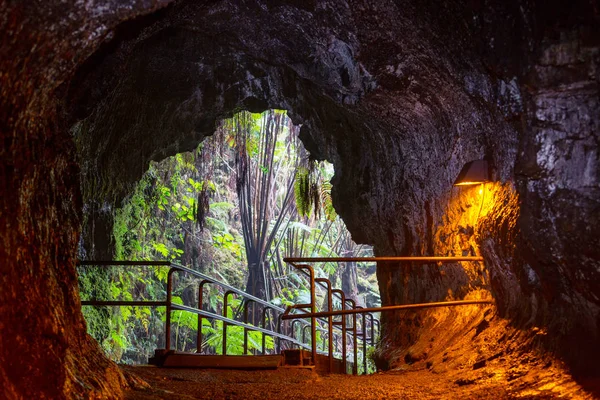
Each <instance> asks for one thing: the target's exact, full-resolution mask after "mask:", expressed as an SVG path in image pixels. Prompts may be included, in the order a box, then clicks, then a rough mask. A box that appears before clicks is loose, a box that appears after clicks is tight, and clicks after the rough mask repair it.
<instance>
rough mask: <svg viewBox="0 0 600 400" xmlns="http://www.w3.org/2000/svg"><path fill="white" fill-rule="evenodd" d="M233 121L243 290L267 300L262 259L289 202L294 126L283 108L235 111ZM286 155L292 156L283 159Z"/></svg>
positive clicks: (294, 165)
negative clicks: (243, 260)
mask: <svg viewBox="0 0 600 400" xmlns="http://www.w3.org/2000/svg"><path fill="white" fill-rule="evenodd" d="M233 125H234V126H233V130H232V131H233V132H234V134H235V143H236V162H235V168H236V174H237V182H236V191H237V195H238V201H239V209H240V218H241V225H242V233H243V236H244V246H245V250H246V257H247V262H248V281H247V285H246V291H247V292H248V293H250V294H252V295H254V296H257V297H259V298H263V299H267V300H269V299H270V297H271V296H272V293H271V292H270V290H269V288H270V285H268V284H267V282H268V280H267V277H268V274H269V265H268V262H267V260H268V258H267V257H268V255H269V252H270V251H271V247H272V245H273V243H274V241H275V239H276V237H277V233H278V231H279V230H280V229H281V227H282V224H283V223H284V221H285V220H286V217H287V216H288V215H289V214H290V212H291V211H292V210H293V206H294V204H293V200H294V176H295V172H296V169H297V167H298V165H299V162H300V157H299V155H298V152H297V151H296V150H297V148H298V134H297V129H298V128H297V127H295V126H294V125H293V124H292V123H291V121H290V120H289V119H288V118H286V116H285V113H284V112H281V111H275V110H271V111H268V112H266V113H264V114H263V117H262V118H254V117H253V116H252V115H251V114H250V113H246V112H242V113H239V114H237V115H236V116H235V117H234V119H233ZM282 135H287V136H286V140H285V141H284V143H285V146H286V149H280V148H279V149H278V140H279V139H280V137H281V136H282ZM281 150H284V151H283V152H282V151H281ZM290 154H291V159H290V158H289V157H286V155H290Z"/></svg>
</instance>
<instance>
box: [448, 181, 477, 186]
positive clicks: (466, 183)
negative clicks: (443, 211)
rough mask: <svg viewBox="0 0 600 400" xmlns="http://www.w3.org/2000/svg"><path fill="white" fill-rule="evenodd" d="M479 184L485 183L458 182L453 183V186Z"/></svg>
mask: <svg viewBox="0 0 600 400" xmlns="http://www.w3.org/2000/svg"><path fill="white" fill-rule="evenodd" d="M481 183H485V182H484V181H481V182H460V183H455V184H454V186H469V185H479V184H481Z"/></svg>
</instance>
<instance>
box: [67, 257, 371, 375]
mask: <svg viewBox="0 0 600 400" xmlns="http://www.w3.org/2000/svg"><path fill="white" fill-rule="evenodd" d="M78 265H81V266H97V267H108V266H117V267H131V266H141V267H144V266H148V267H149V266H161V267H169V271H168V274H167V288H166V300H164V301H162V300H111V301H108V300H84V301H82V302H81V304H82V305H84V306H134V307H135V306H146V307H147V306H150V307H161V306H162V307H166V322H165V349H166V350H167V351H169V350H171V312H172V311H175V310H180V311H185V312H190V313H193V314H196V315H197V316H198V332H197V344H196V352H197V353H200V352H201V351H202V320H203V319H204V318H207V319H213V320H219V321H222V322H223V333H222V334H223V341H222V353H223V355H227V327H228V325H234V326H239V327H242V328H244V345H243V348H244V350H243V352H244V354H247V352H248V331H258V332H261V333H262V334H263V335H262V343H261V353H262V354H265V351H266V346H265V339H266V336H265V335H268V336H271V337H273V338H275V339H277V351H280V350H281V343H282V341H284V342H288V343H290V344H291V345H292V346H297V347H299V348H303V349H307V350H311V352H312V356H313V362H316V355H317V354H323V355H327V356H328V357H329V370H330V371H332V370H333V359H334V348H333V347H334V342H335V344H336V347H337V340H336V339H335V337H336V335H335V334H334V332H333V331H334V329H335V330H337V331H340V332H341V340H342V358H343V360H346V334H347V326H346V324H345V318H344V317H342V320H343V323H342V324H339V323H335V322H333V318H332V317H328V318H327V319H320V318H319V317H314V318H312V319H311V322H310V323H308V322H306V321H304V320H298V321H293V322H292V324H291V332H290V334H285V333H283V332H282V330H283V325H284V324H283V318H282V317H283V316H284V314H285V313H286V310H285V309H283V308H281V307H278V306H276V305H274V304H271V303H268V302H266V301H265V300H262V299H259V298H257V297H255V296H252V295H250V294H247V293H245V292H243V291H242V290H239V289H237V288H234V287H232V286H230V285H228V284H225V283H223V282H220V281H218V280H216V279H214V278H212V277H209V276H207V275H205V274H203V273H201V272H198V271H194V270H192V269H189V268H187V267H184V266H182V265H179V264H176V263H171V262H166V261H81V262H79V263H78ZM307 270H309V271H312V268H307ZM175 273H182V274H189V275H191V276H193V277H195V278H199V279H201V281H200V283H199V285H198V307H197V308H194V307H191V306H187V305H183V304H176V303H173V275H174V274H175ZM309 275H310V282H311V304H310V305H309V306H310V311H311V312H313V313H314V312H316V306H315V305H314V304H315V288H314V285H315V283H318V284H320V285H325V287H327V288H328V293H337V294H338V295H339V296H341V299H342V304H343V305H344V307H343V308H344V309H345V304H346V302H351V300H346V299H345V297H344V294H343V292H341V291H340V290H336V289H332V288H331V282H329V280H327V279H324V278H316V279H315V278H314V271H312V272H311V273H310V274H309ZM208 284H214V285H217V286H220V287H221V288H222V289H223V290H224V291H225V292H224V295H223V315H219V314H216V313H213V312H209V311H206V310H203V309H202V307H203V299H204V288H205V286H206V285H208ZM340 293H341V294H340ZM231 295H236V296H239V297H241V298H242V299H243V304H242V306H243V322H242V321H237V320H235V319H233V318H228V317H227V309H228V301H229V300H228V299H229V297H230V296H231ZM251 303H253V304H255V305H259V306H261V307H262V318H261V320H260V323H261V326H255V325H251V324H249V323H248V306H249V305H250V304H251ZM305 306H307V305H304V304H301V305H297V306H292V307H295V308H300V309H301V308H304V307H305ZM354 306H355V305H354ZM328 309H330V310H333V302H332V297H331V296H330V297H329V303H328ZM365 312H366V311H365ZM268 313H270V314H271V321H275V320H276V321H277V331H273V330H271V329H267V325H266V321H267V314H268ZM276 314H277V317H275V315H276ZM366 315H368V317H367V319H370V321H369V323H367V322H366V320H365V316H364V315H363V320H362V332H358V331H357V324H356V318H355V319H354V322H353V325H352V327H351V328H350V332H351V333H352V341H353V346H354V368H353V372H354V373H355V374H356V373H357V355H356V353H357V350H356V349H357V346H358V341H359V340H360V341H361V342H362V347H363V349H362V350H363V363H364V370H365V373H366V371H367V362H366V348H367V342H368V341H370V342H371V345H374V344H375V338H376V332H377V333H378V332H379V321H378V320H377V319H375V318H374V317H373V316H372V315H370V314H366ZM296 322H298V323H300V324H302V325H304V327H303V328H302V340H298V339H296V338H295V323H296ZM323 326H327V327H326V328H323ZM368 326H370V333H371V334H370V336H369V335H368V333H367V331H368V329H367V328H368ZM375 326H377V330H376V329H375ZM309 327H310V329H311V337H310V338H311V345H310V346H309V345H308V344H307V342H306V334H305V332H306V328H309ZM317 330H319V331H321V332H323V333H326V334H327V339H328V351H327V352H323V351H317V341H316V331H317ZM338 337H339V335H338ZM323 343H324V344H323V348H324V347H325V341H324V342H323ZM345 365H346V361H344V366H345ZM344 371H346V368H345V367H344Z"/></svg>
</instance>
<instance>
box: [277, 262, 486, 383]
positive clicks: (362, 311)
mask: <svg viewBox="0 0 600 400" xmlns="http://www.w3.org/2000/svg"><path fill="white" fill-rule="evenodd" d="M283 260H284V261H285V262H287V263H289V264H290V265H292V266H293V267H294V268H296V269H297V270H299V271H302V272H303V273H305V274H306V275H308V278H309V280H310V291H311V293H310V298H311V304H304V305H303V306H304V307H302V308H310V309H311V311H310V312H300V313H295V314H291V312H292V310H293V309H296V310H298V309H299V308H298V307H288V308H287V309H286V311H285V313H284V314H283V315H282V316H281V319H282V320H298V319H302V318H310V319H311V326H312V327H313V328H312V340H311V347H312V349H311V350H312V352H313V354H315V353H316V340H315V339H316V335H315V329H314V326H315V321H316V318H320V317H327V318H331V317H333V316H338V315H339V316H341V317H342V331H343V334H342V346H343V349H342V350H343V356H342V358H343V359H344V366H345V363H346V357H345V353H346V347H345V339H346V335H345V332H346V319H345V316H346V315H352V321H353V324H352V329H351V333H352V334H353V350H354V367H353V373H355V374H356V373H357V369H356V368H357V361H358V354H357V339H358V337H357V326H356V323H357V320H356V314H362V315H363V327H362V329H363V332H362V336H363V338H362V339H363V344H364V342H365V341H366V339H367V338H366V328H365V326H364V321H365V317H364V316H365V314H366V313H372V312H382V311H392V310H402V309H419V308H430V307H447V306H458V305H467V304H493V301H492V300H462V301H448V302H436V303H422V304H409V305H396V306H385V307H370V308H360V307H357V306H356V303H355V302H354V301H353V300H351V299H348V300H346V299H345V296H344V293H343V292H342V293H339V291H336V290H331V286H330V285H329V286H328V285H326V283H325V282H324V281H326V279H323V278H321V279H319V281H317V279H318V278H317V279H315V273H314V269H313V267H312V266H311V265H307V264H300V265H298V264H297V263H305V262H310V263H314V262H320V263H322V262H349V261H356V262H411V263H413V262H418V263H433V262H435V263H438V262H439V263H454V262H461V261H471V262H472V261H484V260H483V257H479V256H476V257H439V256H425V257H422V256H417V257H414V256H409V257H285V258H284V259H283ZM306 270H307V271H308V272H306ZM315 284H319V285H320V286H321V287H323V288H325V289H326V290H327V291H328V294H329V296H330V298H331V295H332V292H333V293H335V294H337V295H338V297H339V298H340V300H341V301H342V309H341V310H337V311H334V310H331V307H330V310H328V311H323V312H315V306H316V301H315V299H316V292H315ZM346 301H348V302H350V304H352V308H350V309H346V308H345V303H346ZM373 323H374V320H372V321H371V334H372V335H373ZM377 325H378V326H379V321H377ZM332 356H333V355H332V353H331V349H330V351H329V357H330V362H331V357H332ZM363 356H364V355H363ZM365 368H366V360H365ZM344 370H345V367H344Z"/></svg>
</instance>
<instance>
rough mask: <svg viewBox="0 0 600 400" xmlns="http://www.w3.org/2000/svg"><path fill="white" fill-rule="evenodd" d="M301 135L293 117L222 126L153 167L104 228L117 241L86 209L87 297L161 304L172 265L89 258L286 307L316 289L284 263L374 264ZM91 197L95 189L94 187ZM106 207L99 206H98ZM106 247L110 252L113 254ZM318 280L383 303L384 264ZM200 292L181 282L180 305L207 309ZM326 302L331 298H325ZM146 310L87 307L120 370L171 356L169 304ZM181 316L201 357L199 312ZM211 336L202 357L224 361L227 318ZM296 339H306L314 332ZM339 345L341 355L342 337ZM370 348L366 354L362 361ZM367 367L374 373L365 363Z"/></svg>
mask: <svg viewBox="0 0 600 400" xmlns="http://www.w3.org/2000/svg"><path fill="white" fill-rule="evenodd" d="M299 129H300V127H298V126H295V125H294V124H293V123H292V121H291V120H290V119H289V118H288V117H287V114H286V112H285V111H281V110H269V111H266V112H264V113H261V114H252V113H247V112H240V113H237V114H235V115H234V116H233V117H232V118H230V119H227V120H223V121H221V122H220V123H219V124H218V127H217V129H216V131H215V133H214V134H213V135H211V136H210V137H208V138H205V139H204V140H203V141H202V142H201V143H200V145H198V147H197V148H196V149H194V150H193V151H191V152H186V153H179V154H176V155H174V156H171V157H168V158H167V159H165V160H161V161H158V162H151V163H150V166H149V169H148V170H147V171H146V172H145V173H144V175H143V176H142V178H141V179H140V180H139V181H138V182H137V183H136V184H135V185H134V186H133V188H132V189H131V192H130V193H129V194H128V195H127V196H126V197H125V198H124V199H123V201H122V204H120V205H116V206H117V207H118V208H115V209H114V210H113V211H112V212H106V214H105V215H104V219H105V220H104V221H100V222H99V223H100V224H102V223H104V225H107V222H109V224H112V232H111V234H110V236H111V237H110V238H109V239H107V238H101V239H102V240H95V237H94V236H92V235H94V234H95V229H94V225H96V223H97V222H96V220H95V218H97V217H98V216H97V215H95V214H94V213H93V212H91V213H86V212H85V211H86V209H87V210H91V209H92V207H86V205H84V216H85V217H86V218H84V222H83V227H82V230H83V232H88V233H89V234H88V235H87V236H86V235H84V236H82V238H81V243H80V255H79V258H80V259H81V260H85V261H86V262H87V263H90V262H91V263H90V265H86V266H84V267H80V268H79V271H78V272H79V288H80V295H81V297H82V299H83V300H84V301H89V300H94V301H98V300H100V301H115V300H116V301H118V300H129V301H133V300H150V301H156V300H159V299H160V298H161V297H164V295H165V283H166V279H167V274H166V270H165V269H164V268H161V267H159V266H154V267H149V266H146V267H145V268H140V266H139V265H135V266H131V267H130V268H128V269H115V268H112V269H108V270H107V269H106V268H101V269H99V268H98V267H97V266H94V265H93V261H94V258H93V257H92V258H91V257H89V256H88V254H110V253H112V254H113V256H112V258H111V259H114V260H118V261H134V262H142V261H173V262H175V263H178V264H180V265H183V266H185V267H187V268H190V269H192V270H196V271H199V272H201V273H204V274H207V275H208V276H210V277H213V278H217V279H219V280H221V281H223V282H224V283H226V284H229V285H231V286H233V287H235V288H237V289H240V290H243V291H245V292H246V293H248V294H250V295H253V296H256V297H258V298H260V299H263V300H266V301H268V302H270V303H273V304H274V305H276V306H284V305H290V304H295V303H303V302H306V300H303V299H306V298H307V296H309V291H308V287H307V286H306V284H307V283H308V282H306V281H305V280H304V279H303V277H302V276H299V275H298V272H297V271H296V270H295V269H293V268H292V267H291V266H290V265H288V264H287V263H285V262H284V261H283V258H284V257H318V256H320V257H360V256H369V255H372V249H371V248H370V246H365V245H357V244H356V243H354V242H353V241H352V238H351V236H350V233H349V232H348V230H347V229H346V227H345V225H344V223H343V220H342V219H341V218H340V217H339V216H338V215H337V214H336V213H335V209H334V207H333V204H332V202H331V184H330V183H329V181H330V180H331V178H332V177H333V175H334V168H333V165H331V164H329V163H327V162H315V161H310V159H309V154H308V152H307V151H306V150H305V149H304V147H303V146H302V143H301V142H300V140H299V138H298V131H299ZM75 140H76V142H77V140H78V138H75ZM82 191H83V192H84V193H85V192H87V191H88V190H87V189H86V188H85V187H83V188H82ZM95 200H96V199H94V198H91V199H90V201H91V202H92V203H93V202H95ZM105 211H106V210H105ZM107 217H112V221H107V220H106V218H107ZM263 226H264V227H268V228H266V229H262V227H263ZM261 235H262V236H264V238H263V237H262V236H261ZM267 238H268V240H266V239H267ZM106 243H109V246H110V248H109V249H101V246H102V245H105V244H106ZM257 246H262V248H260V249H257ZM261 251H262V254H259V256H258V257H259V258H261V259H260V260H259V261H255V262H254V263H251V262H250V261H249V259H250V257H251V256H252V255H253V254H258V253H260V252H261ZM253 264H255V265H256V264H260V265H261V266H264V268H265V269H264V270H261V271H259V274H258V276H263V277H265V278H266V280H265V281H264V282H262V284H261V285H256V282H254V281H253V280H252V278H251V276H252V273H253V270H252V269H253V268H256V267H255V265H254V266H253ZM315 273H316V275H317V277H319V278H327V279H329V280H330V282H331V285H332V286H333V287H334V288H340V289H342V290H343V291H344V292H345V293H346V296H347V298H348V299H352V300H353V301H354V302H355V303H356V304H357V305H359V306H362V307H373V306H376V305H378V304H379V290H378V287H377V281H376V276H375V266H374V265H368V264H367V263H357V262H348V263H339V262H335V263H334V262H327V263H324V264H317V265H316V266H315ZM161 282H162V284H161ZM199 283H200V281H199V280H193V279H192V280H184V281H176V282H175V283H174V286H175V288H174V289H173V296H174V299H175V301H177V302H181V304H187V305H195V304H197V303H198V301H199V299H197V296H196V295H195V294H194V292H195V291H196V290H195V289H194V288H195V287H196V286H197V285H198V284H199ZM209 289H210V291H209V292H208V293H207V294H204V295H208V296H207V297H208V298H210V301H209V305H208V310H209V311H211V312H218V313H222V312H223V309H222V307H221V303H222V301H223V296H224V291H225V289H224V288H221V287H218V286H210V287H209ZM318 295H319V296H320V297H321V298H322V297H323V293H322V290H321V291H319V293H318ZM219 299H220V300H219ZM320 301H325V300H324V299H321V300H320ZM140 306H141V308H139V309H136V308H134V307H133V306H123V307H125V308H114V307H107V308H101V309H97V308H92V307H84V308H83V312H84V316H85V318H86V321H87V325H88V332H89V333H90V335H92V336H93V337H94V338H95V339H96V340H97V341H98V343H99V344H100V345H101V347H102V348H103V350H104V351H105V353H106V354H107V356H109V358H110V359H111V360H113V361H115V362H119V363H126V364H146V363H147V362H148V360H149V359H150V358H151V357H152V356H153V352H154V350H155V349H160V348H163V347H164V340H163V339H164V335H165V333H164V322H165V309H164V307H159V308H158V309H154V308H153V307H150V306H148V305H145V304H144V305H140ZM235 306H236V308H234V309H232V311H231V313H232V314H235V313H237V312H238V311H239V307H243V306H244V304H243V303H241V302H239V301H238V302H236V304H235ZM338 306H339V305H338ZM236 310H237V311H236ZM175 313H176V317H174V318H173V321H174V327H173V329H174V330H175V331H176V335H175V340H173V342H174V346H173V348H174V350H175V351H182V352H185V351H186V350H189V349H191V348H196V347H197V345H198V344H197V340H196V339H197V333H198V332H197V331H198V324H197V321H196V320H195V319H194V318H193V316H192V315H183V314H182V312H181V311H176V312H175ZM252 322H253V324H255V325H256V324H257V321H252ZM269 323H270V324H272V323H273V321H270V320H269ZM297 328H298V329H299V328H301V327H300V326H298V327H297ZM280 329H281V328H280ZM202 331H203V332H202V333H203V335H204V337H205V339H204V340H205V341H206V342H205V343H203V347H204V348H203V350H202V351H203V352H204V354H216V353H215V352H216V351H220V350H221V348H220V347H219V346H220V342H222V336H223V330H222V321H218V320H217V321H211V324H208V325H206V326H202ZM257 334H259V336H257ZM229 335H230V337H229V339H228V340H229V342H230V343H234V345H231V346H230V348H228V354H232V355H236V354H244V351H243V349H242V342H241V340H237V344H236V339H239V338H237V336H240V337H243V335H245V334H242V332H241V331H240V332H238V333H237V334H236V332H229ZM236 335H237V336H236ZM294 335H297V336H298V337H300V336H303V337H305V335H306V332H302V331H299V332H297V333H295V334H294ZM254 336H255V337H253V340H251V341H250V342H249V343H250V346H247V347H248V349H247V350H246V351H247V352H248V353H249V354H253V353H254V354H256V352H257V351H262V350H261V349H260V346H259V345H258V344H257V343H260V341H261V340H262V336H260V332H256V334H254ZM268 339H269V340H268V341H267V342H266V343H267V345H268V350H270V351H271V353H272V352H274V343H273V340H272V338H271V337H269V338H268ZM336 340H337V341H336V348H339V347H340V346H341V343H338V342H339V340H340V339H339V338H337V339H336ZM374 340H375V338H373V339H372V340H371V344H372V343H374ZM246 341H247V339H246ZM321 350H322V351H323V350H325V349H321ZM363 351H364V349H362V348H361V349H360V351H358V358H359V359H362V352H363ZM198 352H200V351H198ZM338 357H339V355H338ZM360 368H361V369H360V370H359V371H360V373H362V371H363V369H364V366H363V364H361V365H360Z"/></svg>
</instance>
